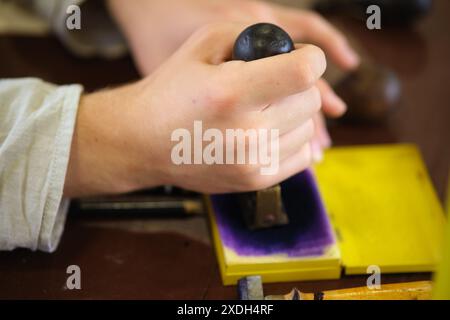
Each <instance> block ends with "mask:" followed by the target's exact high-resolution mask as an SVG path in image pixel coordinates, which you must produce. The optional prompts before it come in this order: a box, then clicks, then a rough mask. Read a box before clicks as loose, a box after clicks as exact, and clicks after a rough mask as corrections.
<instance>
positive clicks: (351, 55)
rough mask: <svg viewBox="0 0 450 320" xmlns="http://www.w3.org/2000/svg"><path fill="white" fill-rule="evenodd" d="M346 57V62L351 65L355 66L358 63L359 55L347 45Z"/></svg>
mask: <svg viewBox="0 0 450 320" xmlns="http://www.w3.org/2000/svg"><path fill="white" fill-rule="evenodd" d="M347 59H348V64H349V65H350V66H351V67H356V66H357V65H359V56H358V54H357V53H356V52H355V51H354V50H353V49H351V48H350V47H347Z"/></svg>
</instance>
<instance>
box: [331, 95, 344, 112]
mask: <svg viewBox="0 0 450 320" xmlns="http://www.w3.org/2000/svg"><path fill="white" fill-rule="evenodd" d="M330 98H331V99H332V100H333V104H334V105H335V106H336V111H337V113H339V114H340V115H341V114H343V113H344V112H345V111H347V104H346V103H345V102H344V100H342V99H341V97H339V96H338V95H337V94H336V93H335V92H333V91H331V92H330Z"/></svg>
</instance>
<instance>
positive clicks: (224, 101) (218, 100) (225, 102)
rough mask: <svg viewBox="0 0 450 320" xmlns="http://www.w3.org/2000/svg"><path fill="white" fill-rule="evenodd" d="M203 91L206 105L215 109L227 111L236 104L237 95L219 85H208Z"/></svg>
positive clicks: (228, 88) (226, 87)
mask: <svg viewBox="0 0 450 320" xmlns="http://www.w3.org/2000/svg"><path fill="white" fill-rule="evenodd" d="M205 91H206V93H205V100H206V104H207V105H208V106H211V107H213V108H215V109H220V110H221V109H224V108H225V109H229V108H231V107H233V106H234V105H235V104H236V102H237V93H236V92H234V91H233V90H232V89H231V88H230V87H228V86H225V85H222V84H220V83H217V84H214V85H210V86H209V88H207V90H205Z"/></svg>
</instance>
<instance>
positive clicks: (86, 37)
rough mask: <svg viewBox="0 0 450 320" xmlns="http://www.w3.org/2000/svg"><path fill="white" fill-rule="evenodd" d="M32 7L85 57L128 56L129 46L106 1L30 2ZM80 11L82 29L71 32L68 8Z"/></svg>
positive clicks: (35, 0)
mask: <svg viewBox="0 0 450 320" xmlns="http://www.w3.org/2000/svg"><path fill="white" fill-rule="evenodd" d="M28 1H30V7H31V8H32V9H33V10H34V11H35V12H36V13H38V14H39V15H40V16H41V17H43V18H45V19H46V20H47V21H48V22H49V24H50V27H51V29H52V30H53V32H54V33H55V34H56V35H57V36H58V38H59V39H60V40H61V42H62V43H63V44H64V45H65V46H66V47H67V48H68V49H69V50H70V51H71V52H73V53H74V54H76V55H78V56H81V57H93V56H99V57H102V58H107V59H114V58H118V57H120V56H123V55H124V54H125V53H126V52H127V45H126V41H125V40H124V37H123V36H122V34H121V32H120V30H119V28H117V26H116V25H115V23H114V21H113V19H111V17H110V15H109V12H108V10H107V8H106V7H105V4H104V1H98V0H45V1H42V0H28ZM72 5H77V6H79V7H80V12H81V18H80V21H81V23H80V27H81V28H80V29H79V30H78V29H73V30H69V28H68V27H67V24H66V22H67V20H68V18H69V16H70V15H71V11H69V13H68V12H67V11H68V8H69V7H70V6H72Z"/></svg>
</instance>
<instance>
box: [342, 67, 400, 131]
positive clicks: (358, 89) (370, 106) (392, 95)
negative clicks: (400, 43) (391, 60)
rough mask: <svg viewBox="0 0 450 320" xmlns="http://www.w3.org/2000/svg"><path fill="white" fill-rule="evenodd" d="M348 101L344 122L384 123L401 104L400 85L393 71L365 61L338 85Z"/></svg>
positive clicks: (343, 97)
mask: <svg viewBox="0 0 450 320" xmlns="http://www.w3.org/2000/svg"><path fill="white" fill-rule="evenodd" d="M335 90H336V93H337V94H338V95H339V96H340V97H341V98H342V99H344V101H345V102H346V103H347V106H348V110H347V113H346V114H345V116H344V117H343V118H342V120H343V121H347V122H354V123H375V122H382V121H383V120H385V119H386V118H387V117H388V115H389V114H390V113H391V112H392V110H394V109H395V107H396V106H397V105H398V102H399V99H400V94H401V85H400V81H399V79H398V78H397V76H396V75H395V73H394V72H392V71H391V70H389V69H387V68H385V67H383V66H380V65H377V64H374V63H368V62H364V63H362V64H361V66H360V67H359V68H358V69H357V70H355V71H353V72H352V73H350V74H348V75H347V76H346V77H344V78H343V79H342V80H341V81H340V82H339V83H337V85H336V87H335Z"/></svg>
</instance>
